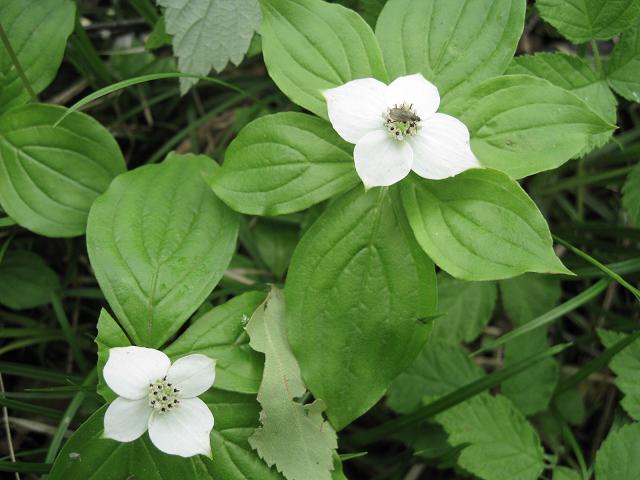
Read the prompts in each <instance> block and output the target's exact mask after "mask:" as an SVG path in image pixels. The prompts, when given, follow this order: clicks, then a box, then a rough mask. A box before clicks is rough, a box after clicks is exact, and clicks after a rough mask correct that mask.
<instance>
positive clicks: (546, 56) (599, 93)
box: [506, 53, 618, 156]
mask: <svg viewBox="0 0 640 480" xmlns="http://www.w3.org/2000/svg"><path fill="white" fill-rule="evenodd" d="M506 73H507V74H508V75H532V76H534V77H540V78H544V79H545V80H548V81H549V82H551V83H552V84H554V85H556V86H557V87H560V88H564V89H565V90H568V91H570V92H571V93H573V94H575V95H577V96H578V97H579V98H580V99H582V100H583V101H584V102H585V103H586V104H587V105H589V107H590V108H592V109H593V110H594V111H595V112H596V113H598V114H599V115H600V116H601V117H602V118H604V119H605V120H606V121H607V122H608V123H610V124H612V125H614V124H615V123H616V121H617V113H618V112H617V101H616V97H615V96H614V95H613V93H612V92H611V90H610V89H609V86H608V85H607V82H606V81H605V80H604V79H602V78H600V77H599V76H598V75H596V73H595V72H594V71H593V70H592V69H591V67H590V66H589V64H588V63H587V62H586V61H584V60H583V59H582V58H580V57H575V56H573V55H566V54H563V53H536V54H535V55H522V56H519V57H516V58H514V59H513V62H512V63H511V65H509V68H508V69H507V72H506ZM612 133H613V132H612V131H609V132H605V133H600V134H597V135H594V136H592V137H591V139H590V140H589V142H588V144H587V146H586V147H585V148H584V149H583V151H581V152H580V153H579V154H578V156H582V155H585V154H587V153H589V152H590V151H591V150H593V149H595V148H599V147H601V146H603V145H604V144H605V143H607V142H608V141H609V140H610V139H611V135H612Z"/></svg>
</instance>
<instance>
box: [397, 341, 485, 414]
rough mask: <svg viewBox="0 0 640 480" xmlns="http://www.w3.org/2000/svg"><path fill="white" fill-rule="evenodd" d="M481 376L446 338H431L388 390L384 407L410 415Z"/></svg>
mask: <svg viewBox="0 0 640 480" xmlns="http://www.w3.org/2000/svg"><path fill="white" fill-rule="evenodd" d="M483 375H484V372H483V371H482V369H481V368H480V367H478V366H477V365H476V364H475V363H473V362H472V361H471V360H470V359H469V356H468V355H467V354H466V353H465V352H464V351H463V350H462V349H461V348H460V347H459V346H458V345H455V344H453V343H451V342H450V341H449V339H445V338H438V337H436V336H431V337H430V338H429V340H428V341H427V344H426V345H425V346H424V348H423V349H422V350H421V351H420V354H419V355H418V357H417V358H416V359H415V361H414V362H413V364H412V365H411V366H410V367H409V368H408V369H407V370H405V371H404V372H402V373H401V374H400V375H398V377H397V378H396V379H395V380H394V382H393V383H392V384H391V387H389V392H388V395H387V404H388V405H389V407H391V408H392V409H393V410H394V411H396V412H398V413H411V412H414V411H415V410H417V409H418V408H419V407H421V406H422V405H424V403H425V399H427V398H428V399H429V401H431V400H435V399H436V398H439V397H442V396H443V395H446V394H448V393H451V392H453V391H454V390H456V389H458V388H462V387H464V386H465V385H467V384H469V383H471V382H473V381H474V380H477V379H479V378H480V377H482V376H483Z"/></svg>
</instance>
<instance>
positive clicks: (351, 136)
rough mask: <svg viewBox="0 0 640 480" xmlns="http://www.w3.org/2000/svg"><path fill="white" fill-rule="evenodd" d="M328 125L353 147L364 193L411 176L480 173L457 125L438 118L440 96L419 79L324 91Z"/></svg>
mask: <svg viewBox="0 0 640 480" xmlns="http://www.w3.org/2000/svg"><path fill="white" fill-rule="evenodd" d="M324 96H325V98H326V100H327V109H328V112H329V120H331V124H332V125H333V128H334V129H335V130H336V132H338V134H339V135H340V136H341V137H342V138H344V139H345V140H346V141H347V142H349V143H355V145H356V147H355V150H354V152H353V156H354V159H355V164H356V171H357V172H358V175H359V176H360V178H361V179H362V182H363V183H364V185H365V187H366V188H370V187H378V186H387V185H391V184H394V183H396V182H399V181H400V180H402V179H403V178H404V177H406V176H407V175H408V174H409V172H410V171H411V170H413V171H414V172H415V173H417V174H418V175H420V176H421V177H424V178H430V179H432V180H440V179H443V178H447V177H452V176H454V175H457V174H459V173H461V172H463V171H465V170H468V169H470V168H477V167H480V164H479V163H478V160H477V159H476V157H475V156H474V155H473V152H472V151H471V147H470V146H469V130H468V129H467V127H466V126H465V124H464V123H462V122H461V121H460V120H458V119H456V118H454V117H452V116H450V115H446V114H444V113H436V111H437V110H438V107H439V105H440V94H439V93H438V89H437V88H436V86H435V85H433V84H432V83H430V82H429V81H427V80H426V79H425V78H424V77H423V76H422V75H420V74H419V73H418V74H415V75H409V76H406V77H400V78H397V79H396V80H394V81H393V82H391V84H390V85H385V84H384V83H382V82H380V81H379V80H376V79H374V78H362V79H359V80H352V81H350V82H348V83H345V84H344V85H342V86H340V87H337V88H332V89H329V90H326V91H325V92H324Z"/></svg>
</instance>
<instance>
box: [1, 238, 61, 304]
mask: <svg viewBox="0 0 640 480" xmlns="http://www.w3.org/2000/svg"><path fill="white" fill-rule="evenodd" d="M60 290H61V286H60V280H59V279H58V275H57V274H56V272H54V271H53V270H51V267H49V265H47V264H46V263H45V261H44V260H43V259H42V257H40V256H39V255H36V254H35V253H32V252H28V251H21V250H9V251H8V252H6V253H5V255H4V256H3V257H1V258H0V304H2V305H4V306H6V307H9V308H12V309H14V310H23V309H26V308H35V307H39V306H41V305H46V304H48V303H49V302H50V301H51V295H53V294H56V293H59V292H60Z"/></svg>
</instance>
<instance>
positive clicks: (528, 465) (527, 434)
mask: <svg viewBox="0 0 640 480" xmlns="http://www.w3.org/2000/svg"><path fill="white" fill-rule="evenodd" d="M436 420H437V421H438V422H439V423H441V424H442V426H443V427H444V429H445V430H446V431H447V433H448V434H449V439H448V440H449V443H451V444H452V445H453V446H458V445H465V444H466V446H465V447H464V448H463V450H462V451H461V452H460V456H459V457H458V465H460V467H462V468H464V469H465V470H467V471H469V472H471V473H473V474H474V475H476V476H478V477H480V478H482V479H484V480H537V479H538V478H539V477H540V474H541V473H542V471H543V470H544V451H543V449H542V446H541V445H540V439H539V438H538V434H537V433H536V431H535V430H534V429H533V428H532V427H531V425H530V424H529V423H528V422H527V420H526V419H525V418H524V416H523V415H522V414H521V413H520V412H519V411H518V410H516V408H515V407H514V406H513V404H512V403H511V402H510V401H509V400H508V399H507V398H506V397H503V396H501V395H497V396H495V397H492V396H491V395H489V394H487V393H483V394H480V395H477V396H475V397H473V398H470V399H469V400H467V401H465V402H463V403H460V404H458V405H456V406H455V407H452V408H450V409H449V410H446V411H445V412H443V413H441V414H439V415H437V416H436Z"/></svg>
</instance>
